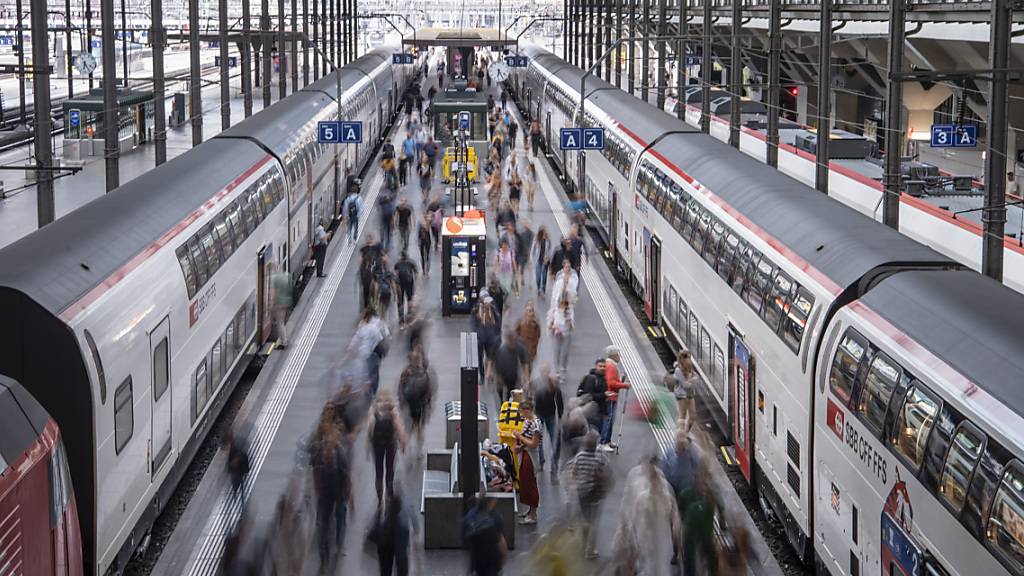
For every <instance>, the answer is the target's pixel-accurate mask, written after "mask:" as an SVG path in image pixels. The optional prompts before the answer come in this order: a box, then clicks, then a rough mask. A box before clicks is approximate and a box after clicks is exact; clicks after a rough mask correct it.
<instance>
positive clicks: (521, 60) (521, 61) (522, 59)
mask: <svg viewBox="0 0 1024 576" xmlns="http://www.w3.org/2000/svg"><path fill="white" fill-rule="evenodd" d="M529 65H530V59H529V58H527V57H526V56H516V66H517V67H519V68H526V67H527V66H529Z"/></svg>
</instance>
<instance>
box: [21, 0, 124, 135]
mask: <svg viewBox="0 0 1024 576" xmlns="http://www.w3.org/2000/svg"><path fill="white" fill-rule="evenodd" d="M14 10H15V11H16V12H17V13H18V14H17V19H18V32H17V37H18V70H21V73H20V74H18V118H19V121H20V122H21V123H22V124H24V123H25V122H26V120H27V118H26V117H25V99H26V97H27V94H26V91H25V77H26V74H25V19H24V14H25V8H24V6H22V5H21V0H16V1H15V3H14ZM111 28H113V26H111Z"/></svg>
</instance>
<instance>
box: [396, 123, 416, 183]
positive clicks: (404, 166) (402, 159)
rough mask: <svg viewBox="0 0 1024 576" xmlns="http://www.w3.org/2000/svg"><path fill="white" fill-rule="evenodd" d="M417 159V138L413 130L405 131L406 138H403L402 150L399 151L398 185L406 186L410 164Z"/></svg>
mask: <svg viewBox="0 0 1024 576" xmlns="http://www.w3.org/2000/svg"><path fill="white" fill-rule="evenodd" d="M415 159H416V140H414V139H413V137H412V132H411V131H410V132H406V133H405V140H402V151H401V152H399V153H398V185H399V186H402V187H403V188H404V187H405V184H406V182H408V181H409V165H410V164H412V163H413V161H414V160H415Z"/></svg>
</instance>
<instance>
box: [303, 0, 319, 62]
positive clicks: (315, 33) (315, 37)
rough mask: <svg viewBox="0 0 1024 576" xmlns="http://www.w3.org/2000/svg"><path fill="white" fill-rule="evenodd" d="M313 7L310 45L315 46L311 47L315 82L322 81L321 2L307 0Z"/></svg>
mask: <svg viewBox="0 0 1024 576" xmlns="http://www.w3.org/2000/svg"><path fill="white" fill-rule="evenodd" d="M306 1H307V2H309V3H310V4H311V5H312V9H313V19H312V22H310V28H312V32H311V34H312V37H311V38H310V43H311V44H313V45H312V46H311V47H310V51H311V52H313V80H314V81H316V80H319V79H320V10H319V7H320V2H319V0H306Z"/></svg>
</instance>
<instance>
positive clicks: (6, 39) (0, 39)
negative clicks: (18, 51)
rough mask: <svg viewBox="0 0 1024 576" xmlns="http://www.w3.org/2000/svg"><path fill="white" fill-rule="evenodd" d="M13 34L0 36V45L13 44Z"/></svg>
mask: <svg viewBox="0 0 1024 576" xmlns="http://www.w3.org/2000/svg"><path fill="white" fill-rule="evenodd" d="M14 41H15V37H14V36H0V46H14Z"/></svg>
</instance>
